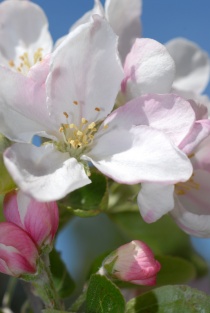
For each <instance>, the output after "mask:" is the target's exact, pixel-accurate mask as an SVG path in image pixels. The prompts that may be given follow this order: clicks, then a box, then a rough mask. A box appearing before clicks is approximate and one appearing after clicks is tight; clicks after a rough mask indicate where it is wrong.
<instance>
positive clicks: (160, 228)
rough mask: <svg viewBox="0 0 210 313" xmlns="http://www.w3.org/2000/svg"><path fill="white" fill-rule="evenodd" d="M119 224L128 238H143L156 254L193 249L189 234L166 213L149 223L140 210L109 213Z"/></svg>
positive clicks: (177, 252)
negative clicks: (144, 219) (145, 220)
mask: <svg viewBox="0 0 210 313" xmlns="http://www.w3.org/2000/svg"><path fill="white" fill-rule="evenodd" d="M109 216H110V218H111V219H112V220H113V221H114V222H115V223H116V224H117V225H118V226H119V228H120V229H121V231H122V232H123V233H124V235H126V236H127V238H128V240H133V239H135V240H136V239H137V240H142V241H144V242H145V243H146V244H148V245H149V247H150V248H151V249H152V250H153V252H154V253H155V254H174V255H177V254H178V255H179V253H180V255H181V253H182V252H183V251H186V249H188V251H189V250H190V249H191V245H190V241H189V236H188V235H186V234H185V233H184V232H183V231H182V230H180V229H179V228H178V226H177V225H176V224H175V223H174V221H173V220H172V218H170V217H169V216H167V215H165V216H163V217H162V218H161V219H160V220H158V221H157V222H155V223H152V224H147V223H146V222H144V221H143V219H142V218H141V215H140V213H139V212H137V213H136V212H124V213H118V214H112V215H109Z"/></svg>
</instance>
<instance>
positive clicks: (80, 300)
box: [68, 288, 87, 312]
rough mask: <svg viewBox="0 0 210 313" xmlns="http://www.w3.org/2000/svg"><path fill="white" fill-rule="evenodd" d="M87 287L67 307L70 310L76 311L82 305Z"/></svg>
mask: <svg viewBox="0 0 210 313" xmlns="http://www.w3.org/2000/svg"><path fill="white" fill-rule="evenodd" d="M86 295H87V288H85V289H84V290H83V292H82V294H81V295H80V296H79V297H78V298H77V299H76V301H75V302H74V303H73V304H72V306H71V307H70V308H69V309H68V311H70V312H78V310H79V308H80V307H81V306H82V305H83V303H84V302H85V300H86Z"/></svg>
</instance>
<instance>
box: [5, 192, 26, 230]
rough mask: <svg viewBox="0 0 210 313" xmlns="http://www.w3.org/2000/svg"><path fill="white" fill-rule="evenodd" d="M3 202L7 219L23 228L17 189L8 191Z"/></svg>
mask: <svg viewBox="0 0 210 313" xmlns="http://www.w3.org/2000/svg"><path fill="white" fill-rule="evenodd" d="M3 203H4V204H3V209H4V216H5V218H6V221H7V222H10V223H13V224H16V225H17V226H19V227H20V228H23V223H22V221H21V218H20V212H19V208H18V203H17V191H15V190H13V191H11V192H9V193H7V194H6V196H5V197H4V202H3Z"/></svg>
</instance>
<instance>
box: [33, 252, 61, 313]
mask: <svg viewBox="0 0 210 313" xmlns="http://www.w3.org/2000/svg"><path fill="white" fill-rule="evenodd" d="M46 263H47V264H46ZM39 267H40V273H39V275H38V276H37V277H36V279H35V280H34V281H31V285H32V286H33V288H34V292H35V293H36V294H37V295H38V296H39V297H40V298H41V299H42V301H43V302H44V304H45V308H46V309H57V310H62V309H64V307H63V304H62V302H61V301H60V298H59V296H58V294H57V291H56V289H55V286H54V283H53V280H52V275H51V272H50V269H49V265H48V260H47V262H46V260H45V261H44V260H43V259H41V258H40V262H39Z"/></svg>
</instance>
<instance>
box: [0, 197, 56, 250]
mask: <svg viewBox="0 0 210 313" xmlns="http://www.w3.org/2000/svg"><path fill="white" fill-rule="evenodd" d="M3 208H4V216H5V217H6V221H7V222H10V223H13V224H16V225H17V226H19V227H20V228H22V229H23V230H25V231H26V232H27V233H28V234H29V235H30V236H31V238H32V239H33V240H34V242H35V243H36V245H37V246H38V247H40V248H41V249H42V250H43V249H44V248H45V247H46V246H47V247H49V245H51V244H52V241H53V239H54V237H55V233H56V231H57V228H58V219H59V216H58V207H57V204H56V202H45V203H42V202H37V201H36V200H34V199H32V198H30V197H28V196H26V195H25V194H24V193H23V192H21V191H18V192H17V191H12V192H10V193H8V194H7V195H6V196H5V198H4V202H3Z"/></svg>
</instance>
